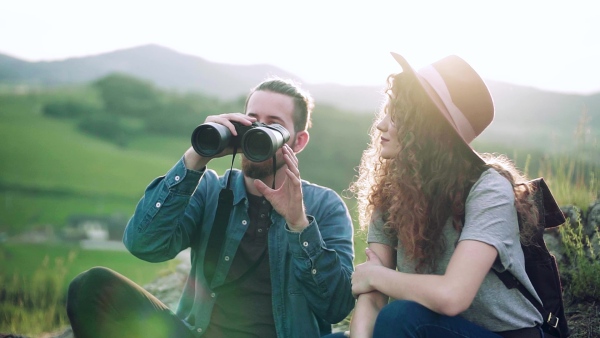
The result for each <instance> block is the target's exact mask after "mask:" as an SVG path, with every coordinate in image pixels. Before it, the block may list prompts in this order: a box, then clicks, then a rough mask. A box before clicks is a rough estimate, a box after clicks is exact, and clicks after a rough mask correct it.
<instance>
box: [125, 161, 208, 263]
mask: <svg viewBox="0 0 600 338" xmlns="http://www.w3.org/2000/svg"><path fill="white" fill-rule="evenodd" d="M203 173H204V172H203V171H201V172H198V171H194V170H189V169H186V167H185V164H184V162H183V158H182V159H180V160H179V161H178V162H177V163H176V164H175V165H174V166H173V168H171V169H170V170H169V171H168V172H167V174H166V175H164V176H160V177H158V178H156V179H154V180H153V181H152V182H151V183H150V184H149V185H148V187H147V188H146V190H145V192H144V195H143V196H142V198H141V199H140V201H139V202H138V204H137V206H136V209H135V212H134V214H133V216H132V217H131V219H130V220H129V222H128V223H127V227H126V228H125V233H124V235H123V243H124V244H125V247H126V248H127V249H128V250H129V251H130V252H131V253H132V254H133V255H135V256H136V257H138V258H140V259H143V260H146V261H149V262H161V261H166V260H169V259H172V258H174V257H175V256H176V255H177V254H178V253H179V252H180V251H182V250H184V249H185V248H187V247H188V246H189V244H190V238H191V236H192V235H193V232H194V230H195V229H196V228H197V224H196V222H197V220H199V219H201V217H199V216H200V213H201V209H200V208H198V207H194V205H191V204H190V199H191V196H192V194H193V193H194V191H195V190H196V189H197V187H198V182H199V180H200V178H201V177H202V175H203Z"/></svg>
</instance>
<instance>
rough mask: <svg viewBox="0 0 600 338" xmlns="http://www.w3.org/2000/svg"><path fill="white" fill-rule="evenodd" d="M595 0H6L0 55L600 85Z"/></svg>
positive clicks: (0, 17)
mask: <svg viewBox="0 0 600 338" xmlns="http://www.w3.org/2000/svg"><path fill="white" fill-rule="evenodd" d="M594 2H595V0H586V1H583V0H564V1H556V0H543V1H541V0H503V1H485V0H471V1H466V0H436V1H432V0H429V1H428V0H409V1H406V0H396V1H392V0H389V1H383V0H363V1H359V0H355V1H353V0H296V1H286V0H279V1H276V0H236V1H227V0H211V1H207V0H169V1H155V0H143V1H141V0H102V1H98V0H53V1H48V0H0V53H2V54H8V55H10V56H13V57H17V58H19V59H23V60H26V61H32V62H34V61H53V60H62V59H66V58H71V57H80V56H88V55H94V54H100V53H105V52H110V51H114V50H118V49H124V48H131V47H136V46H139V45H145V44H158V45H161V46H164V47H168V48H171V49H173V50H175V51H178V52H181V53H184V54H189V55H194V56H198V57H201V58H203V59H206V60H209V61H213V62H220V63H229V64H244V65H247V64H271V65H274V66H277V67H280V68H282V69H284V70H286V71H289V72H291V73H293V74H295V75H297V76H299V77H300V78H302V80H303V81H304V82H306V83H330V82H332V83H340V84H347V85H382V84H383V83H384V82H385V79H386V77H387V75H388V74H390V73H393V72H399V71H400V68H399V66H398V65H397V64H396V63H395V61H394V60H393V58H392V57H391V56H390V54H389V52H391V51H393V52H397V53H399V54H401V55H403V56H404V57H405V58H406V59H407V60H408V62H409V63H410V64H411V65H412V66H413V68H417V69H418V68H420V67H423V66H426V65H427V64H430V63H432V62H435V61H437V60H439V59H441V58H443V57H445V56H447V55H450V54H456V55H458V56H460V57H462V58H463V59H465V60H466V61H467V62H468V63H469V64H471V66H472V67H473V68H474V69H475V70H477V72H478V73H479V74H480V75H481V76H482V77H483V78H484V79H486V80H496V81H504V82H508V83H514V84H518V85H524V86H530V87H535V88H539V89H544V90H551V91H559V92H566V93H577V94H591V93H597V92H600V62H599V61H600V43H599V41H600V38H599V35H600V10H598V9H597V7H598V5H595V4H594Z"/></svg>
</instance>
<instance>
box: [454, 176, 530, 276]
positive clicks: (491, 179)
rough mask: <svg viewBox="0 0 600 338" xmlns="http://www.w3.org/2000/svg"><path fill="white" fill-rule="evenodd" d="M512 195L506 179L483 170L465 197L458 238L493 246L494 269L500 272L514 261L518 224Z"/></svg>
mask: <svg viewBox="0 0 600 338" xmlns="http://www.w3.org/2000/svg"><path fill="white" fill-rule="evenodd" d="M514 201H515V197H514V192H513V188H512V185H511V184H510V182H509V181H508V180H507V179H506V178H504V177H503V176H501V175H500V174H499V173H498V172H497V171H495V170H493V169H490V170H487V171H485V172H484V173H483V174H482V176H481V177H480V179H479V180H478V181H477V182H476V183H475V185H474V186H473V188H471V191H470V193H469V196H468V197H467V202H466V206H465V224H464V227H463V230H462V233H461V235H460V238H459V241H462V240H476V241H480V242H483V243H487V244H489V245H491V246H493V247H495V248H496V250H497V251H498V259H497V260H496V262H495V263H494V266H493V267H494V269H496V270H498V271H499V272H502V271H504V270H506V269H509V268H510V267H511V265H512V264H514V263H515V262H514V261H513V260H514V256H513V254H512V253H514V249H515V245H520V242H519V224H518V219H517V210H516V208H515V204H514V203H515V202H514Z"/></svg>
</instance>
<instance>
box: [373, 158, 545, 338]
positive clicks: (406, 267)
mask: <svg viewBox="0 0 600 338" xmlns="http://www.w3.org/2000/svg"><path fill="white" fill-rule="evenodd" d="M465 214H466V216H465V224H464V227H463V229H462V232H458V231H456V230H455V229H454V227H453V226H452V221H451V219H448V221H447V222H446V224H445V226H444V228H443V236H442V237H443V239H444V241H445V244H446V250H445V251H444V252H443V254H442V256H441V257H440V258H439V259H438V261H437V262H438V263H437V267H436V269H435V270H434V271H430V273H432V274H437V275H443V274H444V273H445V271H446V267H447V266H448V262H449V261H450V257H451V256H452V254H453V253H454V249H455V247H456V245H457V243H458V242H459V241H462V240H476V241H480V242H484V243H487V244H489V245H491V246H493V247H495V248H496V250H497V251H498V258H497V259H496V262H495V263H494V265H493V269H495V270H497V271H498V272H502V271H505V270H509V271H510V272H511V273H512V274H513V275H514V276H515V277H516V278H517V279H518V280H519V281H520V282H521V283H522V284H523V285H524V286H525V287H526V288H527V289H528V290H529V291H530V292H531V293H532V294H533V295H536V293H535V290H534V289H533V286H532V285H531V282H530V281H529V278H527V274H526V273H525V261H524V258H523V250H522V249H521V245H520V242H519V226H518V220H517V211H516V208H515V206H514V193H513V189H512V186H511V184H510V183H509V182H508V180H506V179H505V178H504V177H502V176H501V175H500V174H499V173H498V172H496V171H495V170H494V169H488V170H486V171H485V172H484V173H483V174H482V175H481V177H480V178H479V180H478V181H477V182H475V184H474V185H473V187H472V188H471V191H470V192H469V196H468V197H467V202H466V206H465ZM367 240H368V242H369V243H381V244H385V245H388V246H391V247H392V248H395V249H396V253H397V269H398V271H401V272H406V273H415V264H414V262H411V261H408V260H407V259H406V258H405V255H404V253H403V250H402V249H401V248H398V247H397V246H398V240H397V238H390V237H389V236H386V235H385V233H384V230H383V221H382V220H381V218H380V217H374V222H372V223H371V225H370V226H369V234H368V237H367ZM461 316H462V317H463V318H465V319H467V320H469V321H471V322H473V323H476V324H478V325H480V326H483V327H485V328H487V329H488V330H490V331H494V332H500V331H507V330H516V329H521V328H526V327H533V326H535V325H536V324H539V323H541V322H542V317H541V315H540V314H539V313H538V311H537V310H536V309H535V307H534V306H533V305H532V304H531V303H530V302H529V301H528V300H527V299H526V298H525V297H524V296H523V295H522V294H521V293H520V292H519V290H517V289H516V288H515V289H508V288H506V286H504V284H502V281H500V279H498V277H497V276H496V274H495V273H494V272H493V271H490V272H489V273H488V274H487V276H486V277H485V279H484V280H483V283H482V284H481V287H480V289H479V291H478V292H477V295H476V296H475V299H474V300H473V303H472V304H471V306H470V307H469V308H468V309H467V310H466V311H464V312H463V313H461Z"/></svg>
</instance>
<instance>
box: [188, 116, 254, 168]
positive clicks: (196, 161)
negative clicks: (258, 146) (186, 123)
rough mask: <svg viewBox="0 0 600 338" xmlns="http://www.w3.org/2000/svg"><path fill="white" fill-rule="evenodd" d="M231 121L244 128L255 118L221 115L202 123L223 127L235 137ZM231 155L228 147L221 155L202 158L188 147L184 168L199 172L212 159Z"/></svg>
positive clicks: (211, 117) (207, 118) (230, 149)
mask: <svg viewBox="0 0 600 338" xmlns="http://www.w3.org/2000/svg"><path fill="white" fill-rule="evenodd" d="M231 121H235V122H239V123H241V124H243V125H245V126H249V125H251V124H252V122H255V121H256V118H254V117H251V116H248V115H244V114H241V113H228V114H221V115H210V116H208V117H206V119H205V120H204V123H207V122H214V123H219V124H222V125H224V126H225V127H227V129H229V131H231V134H232V135H234V136H236V135H237V132H236V131H235V126H234V125H233V123H231ZM232 153H233V149H232V148H230V147H227V148H225V150H223V151H222V152H221V153H219V154H217V155H215V156H212V157H203V156H200V155H199V154H198V153H197V152H196V151H195V150H194V148H193V147H190V148H189V149H188V150H187V151H186V152H185V154H184V162H185V167H186V168H188V169H191V170H200V169H202V168H204V167H205V166H206V165H207V164H208V162H209V161H210V160H211V159H213V158H217V157H223V156H226V155H230V154H232Z"/></svg>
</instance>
